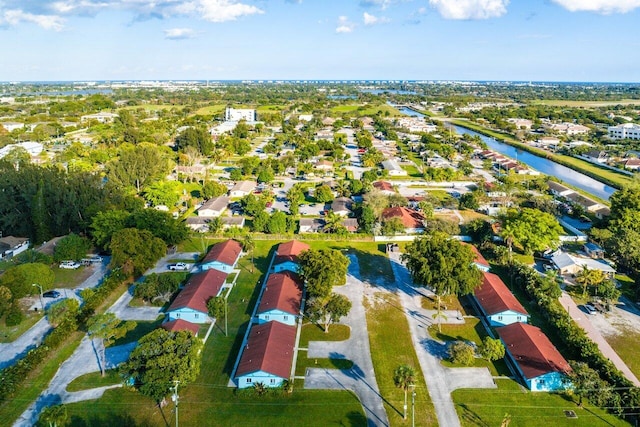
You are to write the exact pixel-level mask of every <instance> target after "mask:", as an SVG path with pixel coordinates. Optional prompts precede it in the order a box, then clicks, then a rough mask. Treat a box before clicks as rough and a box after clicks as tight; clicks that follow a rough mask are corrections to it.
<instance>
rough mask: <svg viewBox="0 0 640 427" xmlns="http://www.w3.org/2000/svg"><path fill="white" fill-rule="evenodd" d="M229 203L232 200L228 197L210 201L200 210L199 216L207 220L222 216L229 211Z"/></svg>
mask: <svg viewBox="0 0 640 427" xmlns="http://www.w3.org/2000/svg"><path fill="white" fill-rule="evenodd" d="M229 201H230V199H229V198H228V197H226V196H220V197H214V198H213V199H209V200H207V201H206V202H204V203H203V204H202V206H200V208H199V209H198V216H202V217H207V218H211V217H217V216H220V215H222V213H223V212H224V211H225V210H226V209H227V206H228V205H229Z"/></svg>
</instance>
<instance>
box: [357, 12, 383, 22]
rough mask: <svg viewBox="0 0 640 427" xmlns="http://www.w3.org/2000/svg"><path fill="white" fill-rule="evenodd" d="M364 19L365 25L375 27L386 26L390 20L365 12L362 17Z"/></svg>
mask: <svg viewBox="0 0 640 427" xmlns="http://www.w3.org/2000/svg"><path fill="white" fill-rule="evenodd" d="M362 19H363V20H364V25H375V24H385V23H387V22H389V18H385V17H383V16H382V17H377V16H374V15H371V14H369V13H367V12H365V13H364V14H363V15H362Z"/></svg>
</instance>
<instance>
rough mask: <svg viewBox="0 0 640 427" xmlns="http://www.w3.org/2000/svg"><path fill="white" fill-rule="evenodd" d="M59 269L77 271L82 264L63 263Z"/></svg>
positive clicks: (73, 262)
mask: <svg viewBox="0 0 640 427" xmlns="http://www.w3.org/2000/svg"><path fill="white" fill-rule="evenodd" d="M58 267H59V268H64V269H65V270H75V269H77V268H80V263H77V262H75V261H62V262H61V263H60V265H59V266H58Z"/></svg>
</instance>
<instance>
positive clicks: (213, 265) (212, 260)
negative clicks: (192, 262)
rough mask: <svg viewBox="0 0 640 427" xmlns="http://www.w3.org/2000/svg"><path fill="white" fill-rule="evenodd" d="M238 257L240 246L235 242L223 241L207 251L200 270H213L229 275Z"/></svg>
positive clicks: (240, 252) (240, 251) (240, 253)
mask: <svg viewBox="0 0 640 427" xmlns="http://www.w3.org/2000/svg"><path fill="white" fill-rule="evenodd" d="M240 255H242V245H240V243H238V242H237V241H235V240H225V241H224V242H220V243H216V244H215V245H213V246H212V247H211V249H209V252H207V255H205V257H204V259H203V260H202V262H201V263H200V268H201V269H202V270H203V271H204V270H210V269H214V270H218V271H222V272H224V273H227V274H229V273H231V272H232V271H233V269H234V268H236V264H237V263H238V260H239V259H240Z"/></svg>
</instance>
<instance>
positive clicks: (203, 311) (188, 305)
mask: <svg viewBox="0 0 640 427" xmlns="http://www.w3.org/2000/svg"><path fill="white" fill-rule="evenodd" d="M226 279H227V274H226V273H223V272H221V271H218V270H214V269H211V270H206V271H205V272H203V273H198V274H194V275H193V276H191V278H190V279H189V281H188V282H187V284H186V285H185V286H184V288H183V289H182V290H181V291H180V293H179V294H178V296H177V297H176V299H174V300H173V302H172V303H171V305H170V306H169V309H168V310H167V314H168V316H169V320H176V319H182V320H187V321H189V322H191V323H206V322H207V320H208V319H209V316H208V310H207V301H209V299H211V298H213V297H215V296H217V295H218V294H219V293H220V290H221V289H222V287H223V286H224V284H225V280H226Z"/></svg>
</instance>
